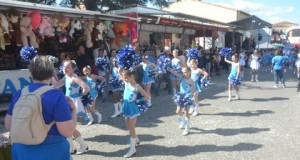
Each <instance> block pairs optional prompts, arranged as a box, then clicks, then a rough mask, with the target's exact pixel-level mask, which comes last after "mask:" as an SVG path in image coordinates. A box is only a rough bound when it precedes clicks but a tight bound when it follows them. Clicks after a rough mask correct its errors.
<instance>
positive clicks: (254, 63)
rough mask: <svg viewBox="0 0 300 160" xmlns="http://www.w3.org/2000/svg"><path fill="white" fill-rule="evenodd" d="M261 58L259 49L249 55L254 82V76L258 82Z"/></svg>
mask: <svg viewBox="0 0 300 160" xmlns="http://www.w3.org/2000/svg"><path fill="white" fill-rule="evenodd" d="M260 59H261V56H260V54H259V53H258V51H257V50H254V51H253V54H251V56H250V57H249V60H250V62H251V63H250V68H251V70H252V76H251V81H252V82H254V78H255V81H256V82H258V69H259V67H260Z"/></svg>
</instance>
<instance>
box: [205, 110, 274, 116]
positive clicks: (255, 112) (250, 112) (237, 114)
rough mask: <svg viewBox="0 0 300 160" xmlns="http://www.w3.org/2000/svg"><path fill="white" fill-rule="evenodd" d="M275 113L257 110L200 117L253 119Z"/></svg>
mask: <svg viewBox="0 0 300 160" xmlns="http://www.w3.org/2000/svg"><path fill="white" fill-rule="evenodd" d="M274 113H275V112H273V111H270V110H256V111H247V112H221V113H215V114H203V113H200V114H199V115H211V116H241V117H252V116H261V115H264V114H274Z"/></svg>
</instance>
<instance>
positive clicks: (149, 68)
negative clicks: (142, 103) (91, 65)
mask: <svg viewBox="0 0 300 160" xmlns="http://www.w3.org/2000/svg"><path fill="white" fill-rule="evenodd" d="M140 65H141V66H142V67H143V80H142V84H143V87H144V90H145V91H146V92H147V93H148V95H150V101H151V91H150V89H151V85H152V83H154V78H155V75H151V74H152V73H151V72H154V71H155V70H156V65H155V64H154V63H152V62H150V61H148V56H144V57H143V62H142V63H141V64H140Z"/></svg>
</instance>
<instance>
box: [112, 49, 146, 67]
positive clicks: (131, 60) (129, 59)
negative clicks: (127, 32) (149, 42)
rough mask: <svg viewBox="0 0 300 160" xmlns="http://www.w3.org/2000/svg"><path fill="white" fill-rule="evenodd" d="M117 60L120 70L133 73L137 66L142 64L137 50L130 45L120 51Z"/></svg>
mask: <svg viewBox="0 0 300 160" xmlns="http://www.w3.org/2000/svg"><path fill="white" fill-rule="evenodd" d="M117 60H118V62H117V65H118V67H119V68H122V69H125V70H131V71H134V69H135V65H137V64H139V63H140V62H139V61H140V58H139V57H138V56H137V54H136V51H135V49H134V48H132V47H131V46H130V45H127V46H125V47H124V48H122V49H121V50H120V51H119V53H118V54H117Z"/></svg>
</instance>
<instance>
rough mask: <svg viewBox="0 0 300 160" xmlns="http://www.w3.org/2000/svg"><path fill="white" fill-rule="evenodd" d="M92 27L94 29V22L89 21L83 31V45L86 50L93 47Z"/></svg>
mask: <svg viewBox="0 0 300 160" xmlns="http://www.w3.org/2000/svg"><path fill="white" fill-rule="evenodd" d="M94 27H95V22H94V21H93V20H89V21H88V22H87V24H86V27H85V31H84V36H85V45H86V47H87V48H92V47H93V42H92V31H93V28H94Z"/></svg>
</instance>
